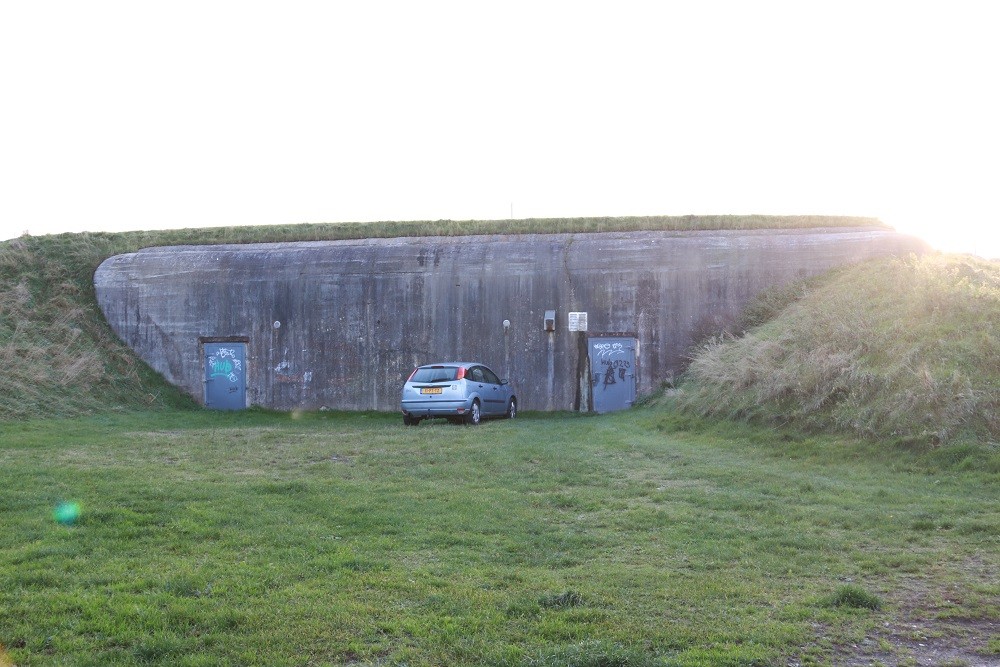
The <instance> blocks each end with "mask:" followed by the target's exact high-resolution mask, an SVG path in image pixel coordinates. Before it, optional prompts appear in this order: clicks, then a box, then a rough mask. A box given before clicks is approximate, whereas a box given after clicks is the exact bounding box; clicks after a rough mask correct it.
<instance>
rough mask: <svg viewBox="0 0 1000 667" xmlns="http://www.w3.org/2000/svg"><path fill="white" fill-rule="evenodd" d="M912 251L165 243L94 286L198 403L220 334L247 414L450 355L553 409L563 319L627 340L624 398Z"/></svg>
mask: <svg viewBox="0 0 1000 667" xmlns="http://www.w3.org/2000/svg"><path fill="white" fill-rule="evenodd" d="M923 249H924V246H923V244H922V243H921V242H920V241H918V240H917V239H914V238H912V237H907V236H902V235H899V234H897V233H894V232H890V231H885V230H879V229H869V228H846V229H845V228H836V229H822V230H795V231H773V230H763V231H703V232H629V233H601V234H539V235H523V236H467V237H426V238H398V239H370V240H360V241H331V242H307V243H279V244H252V245H219V246H181V247H170V248H150V249H146V250H142V251H139V252H136V253H131V254H127V255H119V256H116V257H111V258H109V259H108V260H107V261H105V262H104V263H103V264H101V266H100V267H99V268H98V270H97V272H96V274H95V276H94V282H95V286H96V289H97V298H98V302H99V303H100V306H101V308H102V310H103V311H104V314H105V316H106V317H107V319H108V322H109V323H110V325H111V327H112V328H113V329H114V331H115V332H116V333H117V334H118V335H119V336H120V337H121V338H122V339H123V340H124V341H125V342H126V343H128V344H129V345H130V346H131V347H132V348H133V349H135V351H136V352H137V353H138V354H139V355H140V356H141V357H142V358H143V359H144V360H145V361H146V362H147V363H149V364H150V365H151V366H152V367H153V368H154V369H156V370H157V371H159V372H160V373H162V374H163V375H164V376H165V377H166V378H167V380H169V381H170V382H172V383H174V384H175V385H178V386H180V387H182V388H183V389H184V390H186V391H188V392H190V393H191V394H192V395H193V396H195V397H196V398H198V399H199V400H202V399H203V386H202V377H203V373H204V369H203V365H204V361H203V359H202V356H201V343H202V342H203V341H206V340H220V339H227V338H228V339H245V340H246V341H247V366H248V370H247V400H248V402H249V403H250V404H252V405H264V406H269V407H273V408H278V409H294V408H303V409H317V408H320V407H323V406H326V407H329V408H332V409H349V410H357V409H378V410H396V409H398V400H399V390H400V386H401V383H402V380H403V379H404V377H405V376H406V375H407V374H408V373H409V371H410V370H411V369H412V368H413V367H414V366H415V365H419V364H423V363H428V362H433V361H443V360H456V359H463V360H479V361H483V362H484V363H486V364H487V365H490V366H492V367H493V368H494V369H495V370H496V371H497V372H498V373H499V374H500V375H501V376H502V377H509V378H510V379H511V381H512V382H514V383H515V385H516V387H517V390H518V395H519V398H520V404H521V409H527V410H532V409H535V410H539V409H541V410H545V409H571V408H572V407H573V405H574V394H575V390H576V384H577V382H576V373H577V370H578V368H577V360H578V356H577V340H576V335H575V334H571V333H570V332H569V331H568V330H567V314H568V313H569V312H570V311H586V312H587V313H588V324H589V331H590V333H591V334H595V333H613V332H626V333H632V334H634V335H636V336H637V337H638V339H639V341H640V354H639V361H638V366H639V368H638V390H639V393H640V394H642V393H647V392H649V391H651V390H652V389H654V388H656V387H657V386H658V385H659V383H660V382H661V381H663V380H664V379H668V378H670V377H672V376H673V375H674V374H675V373H677V372H678V371H680V370H681V368H682V367H683V365H684V355H685V353H687V352H688V350H689V348H690V346H691V344H692V342H693V341H695V340H696V339H698V338H699V337H701V336H704V335H706V334H708V333H711V332H713V331H717V330H718V329H719V327H720V325H722V324H724V323H726V322H731V321H732V320H733V318H734V317H736V315H738V313H739V312H740V311H741V309H742V308H743V307H744V305H745V304H746V303H747V301H748V300H749V299H750V298H751V297H752V296H754V295H755V294H757V293H758V292H760V291H761V290H763V289H765V288H767V287H770V286H772V285H777V284H782V283H787V282H789V281H792V280H796V279H799V278H803V277H805V276H809V275H813V274H816V273H820V272H822V271H824V270H826V269H828V268H830V267H833V266H836V265H840V264H845V263H849V262H855V261H859V260H863V259H866V258H870V257H874V256H882V255H887V254H901V253H908V252H914V251H916V252H919V251H922V250H923ZM546 310H555V311H556V331H555V333H553V334H547V333H545V332H544V331H543V316H544V312H545V311H546ZM505 319H506V320H510V322H511V327H510V329H509V330H507V331H506V333H505V330H504V328H503V326H502V323H503V321H504V320H505ZM276 322H277V323H280V325H279V326H275V323H276ZM550 351H551V352H550ZM550 354H551V356H552V360H551V362H550ZM550 369H551V370H550ZM550 387H551V390H550Z"/></svg>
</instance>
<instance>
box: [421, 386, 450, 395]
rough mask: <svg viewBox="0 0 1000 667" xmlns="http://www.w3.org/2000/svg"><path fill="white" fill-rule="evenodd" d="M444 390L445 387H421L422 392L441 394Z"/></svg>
mask: <svg viewBox="0 0 1000 667" xmlns="http://www.w3.org/2000/svg"><path fill="white" fill-rule="evenodd" d="M442 391H444V388H443V387H423V388H421V389H420V393H421V394H440V393H441V392H442Z"/></svg>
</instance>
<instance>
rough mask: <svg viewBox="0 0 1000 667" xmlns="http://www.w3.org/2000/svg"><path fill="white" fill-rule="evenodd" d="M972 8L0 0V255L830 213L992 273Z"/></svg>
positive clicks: (990, 178)
mask: <svg viewBox="0 0 1000 667" xmlns="http://www.w3.org/2000/svg"><path fill="white" fill-rule="evenodd" d="M995 4H996V3H991V2H962V1H955V0H951V1H949V2H938V3H928V2H899V3H897V2H877V1H868V2H851V1H844V0H838V1H837V2H806V1H801V0H800V1H797V2H749V1H747V2H710V1H709V2H704V1H699V2H692V1H690V0H687V1H684V2H614V3H611V2H604V3H590V2H544V1H540V0H539V1H535V2H496V3H478V2H434V1H423V2H398V3H397V2H350V3H347V2H344V3H338V2H281V3H277V2H274V3H260V2H245V1H241V2H210V1H207V2H206V1H199V2H184V1H179V2H178V1H174V2H159V3H151V2H135V1H134V0H129V1H123V2H106V1H101V0H91V1H89V2H79V1H74V2H61V1H54V2H45V1H44V0H39V1H25V2H16V1H10V2H7V1H5V0H0V91H2V98H0V231H2V232H3V233H2V234H0V238H11V237H14V236H18V235H20V234H21V233H23V232H25V231H27V232H29V233H31V234H49V233H56V232H64V231H83V230H110V231H117V230H126V229H162V228H168V227H194V226H219V225H236V224H287V223H299V222H338V221H370V220H421V219H432V220H436V219H442V218H449V219H497V218H508V217H510V216H511V215H512V214H513V216H514V217H516V218H525V217H564V216H604V215H612V216H617V215H658V214H663V215H686V214H727V213H733V214H743V213H762V214H829V215H871V216H877V217H879V218H881V219H882V220H884V221H885V222H888V223H889V224H892V225H894V226H896V227H897V228H898V229H900V230H902V231H910V232H914V233H917V234H919V235H921V236H923V237H924V238H926V239H928V240H929V241H931V242H932V243H934V244H935V245H937V246H938V247H941V248H944V249H951V250H962V251H969V252H979V253H980V254H985V255H988V256H1000V232H998V228H1000V199H998V184H1000V162H998V160H1000V130H998V123H1000V120H998V119H1000V85H998V80H1000V75H998V65H1000V39H998V38H997V36H996V26H997V25H998V21H997V14H998V13H1000V9H997V10H994V6H995Z"/></svg>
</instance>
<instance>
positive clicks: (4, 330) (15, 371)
mask: <svg viewBox="0 0 1000 667" xmlns="http://www.w3.org/2000/svg"><path fill="white" fill-rule="evenodd" d="M856 226H882V225H881V223H879V222H878V221H877V220H875V219H872V218H849V217H825V216H756V215H753V216H681V217H667V216H658V217H629V218H565V219H542V220H538V219H531V220H493V221H490V220H484V221H474V220H465V221H454V220H438V221H430V222H377V223H344V224H308V225H284V226H266V227H225V228H213V229H180V230H167V231H153V232H123V233H119V234H91V233H82V234H60V235H53V236H24V237H21V238H19V239H15V240H13V241H7V242H4V243H0V381H2V382H3V388H4V389H3V391H2V392H0V420H10V419H21V418H29V417H45V416H71V415H79V414H88V413H100V412H106V411H109V410H130V409H138V408H141V409H153V408H162V407H169V406H174V407H176V406H184V405H187V406H191V405H193V404H192V403H190V401H188V400H187V399H185V398H183V397H182V396H180V395H179V394H178V393H177V391H176V390H174V389H173V388H172V387H170V386H169V385H167V384H166V383H165V382H164V381H163V380H162V378H160V377H159V376H158V375H157V374H155V373H154V372H153V371H152V370H150V369H149V368H148V367H147V366H146V365H145V364H144V363H142V362H141V361H139V360H138V359H137V357H136V356H135V355H134V354H133V353H132V351H131V350H130V349H128V348H127V347H126V346H124V345H123V344H122V343H121V342H120V341H118V339H117V338H116V337H115V336H114V334H113V333H112V332H111V330H110V329H109V328H108V326H107V324H106V323H105V321H104V317H103V315H102V314H101V312H100V310H99V308H98V307H97V302H96V299H95V296H94V286H93V275H94V270H95V269H96V268H97V266H98V265H99V264H100V263H101V262H102V261H103V260H104V259H106V258H108V257H110V256H112V255H116V254H120V253H126V252H134V251H136V250H139V249H140V248H146V247H152V246H165V245H204V244H214V243H269V242H280V241H323V240H345V239H359V238H391V237H401V236H457V235H463V234H528V233H556V232H609V231H637V230H677V231H694V230H719V229H796V228H812V227H856Z"/></svg>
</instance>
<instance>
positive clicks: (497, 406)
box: [482, 366, 507, 415]
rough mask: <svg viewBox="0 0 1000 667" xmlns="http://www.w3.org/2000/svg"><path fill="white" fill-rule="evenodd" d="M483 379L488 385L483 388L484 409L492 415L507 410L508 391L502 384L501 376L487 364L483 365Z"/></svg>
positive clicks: (500, 413)
mask: <svg viewBox="0 0 1000 667" xmlns="http://www.w3.org/2000/svg"><path fill="white" fill-rule="evenodd" d="M482 369H483V379H485V380H486V386H485V387H484V389H483V411H484V412H486V413H487V414H491V415H502V414H503V413H504V412H506V411H507V391H506V388H505V387H504V386H503V385H501V384H500V378H498V377H497V374H496V373H494V372H493V371H491V370H490V369H489V368H487V367H486V366H482Z"/></svg>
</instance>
